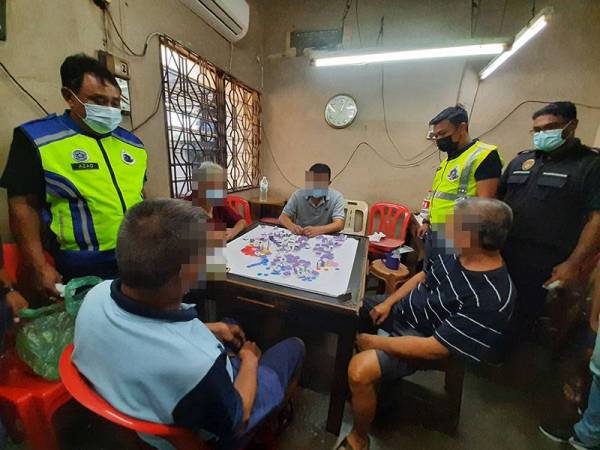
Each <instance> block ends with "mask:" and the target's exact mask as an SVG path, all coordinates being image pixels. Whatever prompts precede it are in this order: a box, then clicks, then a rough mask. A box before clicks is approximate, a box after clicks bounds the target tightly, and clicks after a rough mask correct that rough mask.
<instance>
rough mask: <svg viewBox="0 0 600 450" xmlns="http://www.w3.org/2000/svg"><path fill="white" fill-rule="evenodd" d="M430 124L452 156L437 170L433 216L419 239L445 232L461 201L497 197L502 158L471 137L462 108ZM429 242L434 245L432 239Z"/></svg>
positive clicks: (432, 194) (430, 210)
mask: <svg viewBox="0 0 600 450" xmlns="http://www.w3.org/2000/svg"><path fill="white" fill-rule="evenodd" d="M429 125H431V126H432V127H433V129H432V133H433V138H434V139H435V142H436V144H437V146H438V148H439V149H440V151H442V152H444V153H446V154H447V155H448V156H447V157H446V159H444V160H443V161H442V162H441V164H440V166H439V167H438V169H437V172H436V174H435V177H434V179H433V184H432V187H431V191H430V193H429V195H428V197H427V199H426V200H425V202H426V203H428V208H425V209H426V210H428V213H429V214H428V215H429V217H426V218H424V221H423V225H422V226H421V227H420V229H419V231H418V236H419V237H421V238H423V237H425V235H426V234H427V235H428V236H429V237H431V234H430V233H428V232H429V231H430V230H431V229H433V230H434V231H441V227H442V225H443V224H444V223H445V222H446V217H447V216H448V215H449V214H451V213H452V212H453V211H454V206H455V204H456V202H457V201H458V200H461V199H463V198H467V197H489V198H493V197H495V196H496V190H497V189H498V183H499V180H500V174H501V173H502V159H501V158H500V154H499V153H498V149H497V147H496V146H495V145H490V144H486V143H484V142H481V141H480V140H479V139H477V138H476V139H471V137H470V136H469V116H468V114H467V111H466V110H465V109H464V108H463V107H462V106H460V105H456V106H450V107H448V108H446V109H444V110H443V111H441V112H440V113H439V114H438V115H436V116H435V117H434V118H433V119H431V121H430V122H429ZM428 243H429V244H431V242H430V241H429V239H428Z"/></svg>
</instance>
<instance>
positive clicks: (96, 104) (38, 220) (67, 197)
mask: <svg viewBox="0 0 600 450" xmlns="http://www.w3.org/2000/svg"><path fill="white" fill-rule="evenodd" d="M60 75H61V81H62V90H61V92H62V96H63V98H64V99H65V101H66V102H67V104H68V105H69V109H68V110H67V111H66V112H65V113H64V114H62V115H55V114H51V115H49V116H47V117H45V118H43V119H38V120H33V121H31V122H27V123H24V124H22V125H21V126H19V127H17V128H16V129H15V130H14V135H13V141H12V145H11V148H10V154H9V157H8V161H7V164H6V168H5V170H4V174H3V175H2V179H1V183H0V184H1V185H2V186H3V187H5V188H7V190H8V197H9V199H8V202H9V216H10V225H11V231H12V234H13V236H14V239H15V241H16V242H17V244H18V246H19V250H20V252H21V257H22V267H23V268H24V269H25V270H22V271H21V274H20V281H21V282H22V284H23V285H24V286H25V287H26V288H28V290H29V291H30V293H35V294H38V295H39V296H41V297H46V298H47V297H52V296H57V295H58V292H57V290H56V288H55V284H56V283H57V282H60V281H61V280H62V281H63V282H65V281H67V280H68V279H70V278H74V277H79V276H84V275H98V276H101V277H104V278H109V277H115V276H116V275H117V267H116V260H115V247H116V240H117V230H118V228H119V225H120V223H121V220H122V219H123V217H124V215H125V211H127V209H128V208H130V207H131V206H133V205H135V204H136V203H138V202H140V201H141V200H142V195H143V194H142V190H143V187H144V181H145V174H146V151H145V150H144V146H143V144H142V142H141V141H140V140H139V139H138V138H137V137H136V136H135V135H133V134H132V133H130V132H128V131H127V130H125V129H123V128H120V127H119V124H120V123H121V110H120V96H121V90H120V88H119V85H118V83H117V81H116V79H115V78H114V76H113V75H112V74H111V73H110V72H109V71H108V70H107V69H106V68H105V67H103V66H102V65H100V63H99V62H98V61H96V60H95V59H93V58H90V57H88V56H86V55H83V54H79V55H74V56H70V57H68V58H66V59H65V61H64V62H63V64H62V66H61V68H60ZM44 248H46V249H47V250H49V251H50V253H51V254H52V256H53V257H54V259H55V264H56V269H54V268H53V267H52V266H51V265H50V264H49V263H48V262H47V261H46V260H45V258H44V254H43V249H44ZM32 291H34V292H32Z"/></svg>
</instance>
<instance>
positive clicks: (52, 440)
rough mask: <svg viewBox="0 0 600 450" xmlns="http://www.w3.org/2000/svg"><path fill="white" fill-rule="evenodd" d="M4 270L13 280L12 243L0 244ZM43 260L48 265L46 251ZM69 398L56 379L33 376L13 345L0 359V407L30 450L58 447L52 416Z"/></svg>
mask: <svg viewBox="0 0 600 450" xmlns="http://www.w3.org/2000/svg"><path fill="white" fill-rule="evenodd" d="M2 252H3V259H4V261H3V262H4V270H5V271H6V274H7V275H8V278H9V280H10V282H11V283H13V284H14V283H16V280H17V271H18V269H19V264H20V260H21V256H20V254H19V248H18V247H17V245H16V244H3V245H2ZM45 256H46V259H47V260H48V262H49V263H50V264H52V265H54V261H53V259H52V257H51V256H50V255H49V254H47V253H46V254H45ZM70 399H71V396H70V395H69V393H68V392H67V390H66V389H65V387H64V386H63V385H62V383H61V382H60V381H47V380H45V379H44V378H42V377H40V376H38V375H36V374H35V373H34V372H33V371H32V370H31V369H30V368H29V367H28V366H27V365H26V364H25V363H24V362H23V361H21V359H20V358H19V356H18V355H17V353H16V351H15V349H14V346H13V348H9V349H8V350H7V351H6V353H5V354H4V355H3V356H2V357H1V358H0V410H1V412H2V419H3V423H4V424H5V425H6V427H7V429H8V432H9V434H10V436H11V437H12V439H13V440H14V441H16V442H20V441H23V440H25V441H26V442H27V444H28V445H29V447H30V448H31V449H32V450H58V449H59V447H58V442H57V439H56V434H55V432H54V426H53V424H52V417H53V416H54V413H55V412H56V410H57V409H58V408H60V407H61V406H62V405H64V404H65V403H66V402H67V401H69V400H70Z"/></svg>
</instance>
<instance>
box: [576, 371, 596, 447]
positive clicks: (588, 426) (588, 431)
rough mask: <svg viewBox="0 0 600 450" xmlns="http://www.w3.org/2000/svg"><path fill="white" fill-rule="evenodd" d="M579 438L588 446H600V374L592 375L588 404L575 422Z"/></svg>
mask: <svg viewBox="0 0 600 450" xmlns="http://www.w3.org/2000/svg"><path fill="white" fill-rule="evenodd" d="M574 428H575V433H577V438H578V440H579V441H580V442H581V443H582V444H583V445H585V446H586V447H590V448H592V447H597V446H600V376H598V375H594V376H593V377H592V386H591V388H590V396H589V398H588V406H587V408H586V410H585V412H584V413H583V417H582V418H581V420H580V421H579V422H577V423H576V424H575V427H574Z"/></svg>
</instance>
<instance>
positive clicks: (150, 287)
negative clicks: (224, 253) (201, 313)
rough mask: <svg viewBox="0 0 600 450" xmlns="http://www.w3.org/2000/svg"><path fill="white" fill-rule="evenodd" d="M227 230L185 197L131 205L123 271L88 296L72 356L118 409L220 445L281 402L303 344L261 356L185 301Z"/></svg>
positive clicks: (120, 259) (122, 235) (231, 444)
mask: <svg viewBox="0 0 600 450" xmlns="http://www.w3.org/2000/svg"><path fill="white" fill-rule="evenodd" d="M207 228H208V229H207ZM223 234H224V233H223V232H222V231H220V232H217V231H211V230H210V226H209V225H208V224H207V215H206V213H205V212H204V211H203V210H202V209H201V208H197V207H194V206H192V205H191V204H190V203H189V202H185V201H182V200H172V199H161V200H146V201H144V202H142V203H139V204H138V205H136V206H134V207H132V208H131V209H129V211H128V212H127V215H126V216H125V220H124V221H123V223H122V224H121V227H120V229H119V235H118V239H117V264H118V267H119V273H120V276H121V278H120V279H117V280H114V281H105V282H104V283H101V284H99V285H97V286H96V287H94V288H93V289H92V290H91V291H90V292H89V293H88V294H87V296H86V298H85V300H84V302H83V304H82V306H81V309H80V311H79V314H78V316H77V321H76V325H75V351H74V354H73V361H74V363H75V365H76V366H77V368H78V369H79V370H80V372H81V373H82V374H83V375H84V376H85V377H86V378H87V379H88V380H89V381H90V382H91V383H92V384H93V386H94V388H95V389H96V390H97V391H98V393H99V394H100V395H101V396H102V397H103V398H104V399H106V400H107V401H108V402H109V403H110V404H111V405H113V406H114V407H115V408H116V409H118V410H119V411H121V412H123V413H125V414H128V415H130V416H132V417H135V418H138V419H142V420H147V421H151V422H157V423H165V424H176V425H179V426H183V427H189V428H193V429H195V430H198V431H199V432H200V433H201V435H202V436H203V437H211V438H213V439H215V440H216V445H217V447H218V448H237V446H238V445H239V443H240V442H241V441H243V439H244V437H245V435H246V433H248V431H250V430H252V429H253V428H254V427H255V426H256V425H257V424H258V423H260V422H261V421H262V419H264V418H265V417H266V416H267V415H268V414H269V413H271V412H272V411H273V410H274V409H276V408H277V407H278V406H280V405H282V404H283V402H284V398H285V397H286V391H287V390H288V387H289V386H290V384H291V383H292V382H293V381H294V380H296V379H297V377H298V375H299V372H300V368H301V364H302V360H303V357H304V344H303V343H302V341H301V340H300V339H297V338H290V339H286V340H285V341H283V342H280V343H279V344H277V345H275V346H274V347H272V348H271V349H269V350H268V351H267V352H265V354H264V355H262V356H261V352H260V350H259V348H258V347H257V346H256V344H255V343H253V342H250V341H246V340H245V336H244V333H243V331H242V330H241V329H240V328H239V327H238V326H237V325H232V324H226V323H223V322H219V323H207V324H205V323H203V322H201V321H200V320H199V319H198V317H197V314H196V310H195V309H194V307H193V306H192V305H186V304H183V303H182V302H181V300H182V298H183V296H184V294H185V293H186V292H187V291H188V290H189V289H190V288H191V287H194V286H196V285H197V284H198V280H199V279H203V280H205V279H207V278H208V279H210V274H206V270H207V269H206V267H211V264H210V261H211V259H213V258H214V257H215V254H216V253H217V252H215V247H218V246H219V245H222V243H223V242H224V236H223ZM207 275H208V276H207ZM233 352H237V355H236V356H232V353H233ZM143 438H144V439H145V440H147V441H148V442H149V443H151V444H152V445H154V446H155V447H157V448H160V449H167V448H172V447H170V445H169V444H168V443H167V442H166V441H164V440H162V439H158V438H156V437H152V436H146V435H145V436H143Z"/></svg>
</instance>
